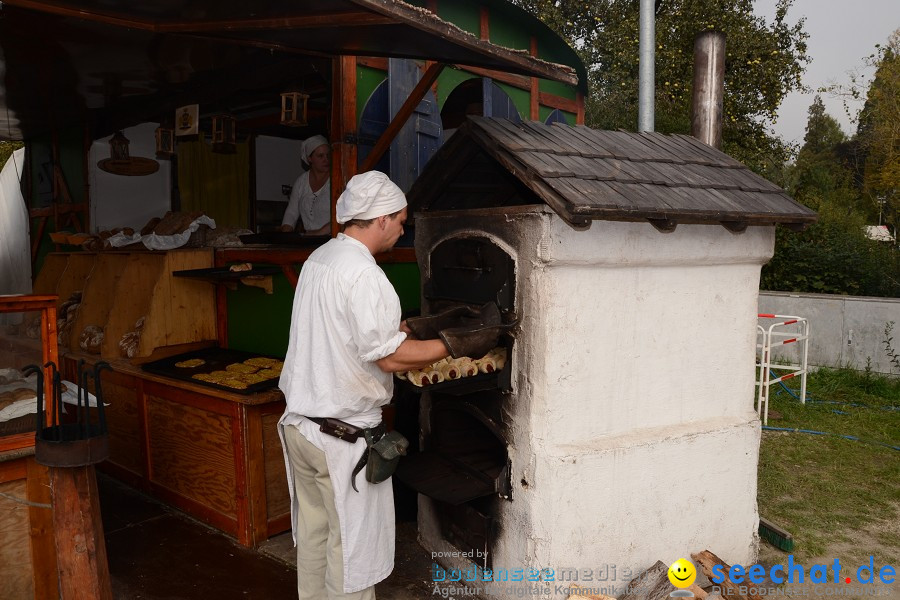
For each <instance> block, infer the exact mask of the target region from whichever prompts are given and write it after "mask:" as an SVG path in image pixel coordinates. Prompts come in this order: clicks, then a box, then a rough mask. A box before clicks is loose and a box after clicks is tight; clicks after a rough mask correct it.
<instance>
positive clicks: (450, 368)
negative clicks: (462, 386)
mask: <svg viewBox="0 0 900 600" xmlns="http://www.w3.org/2000/svg"><path fill="white" fill-rule="evenodd" d="M436 370H437V371H438V372H440V374H441V375H443V377H444V380H445V381H452V380H453V379H459V378H460V377H462V371H461V370H460V368H459V365H456V364H454V363H452V362H447V363H444V364H442V365H440V366H439V367H438V368H437V369H436Z"/></svg>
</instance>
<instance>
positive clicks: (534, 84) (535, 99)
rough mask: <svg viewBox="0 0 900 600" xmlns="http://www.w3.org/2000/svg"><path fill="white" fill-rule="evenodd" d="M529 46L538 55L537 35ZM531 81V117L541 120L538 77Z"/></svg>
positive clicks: (533, 54) (532, 53)
mask: <svg viewBox="0 0 900 600" xmlns="http://www.w3.org/2000/svg"><path fill="white" fill-rule="evenodd" d="M529 46H530V48H529V50H530V52H531V56H534V57H535V58H536V57H537V38H536V37H534V36H531V42H530V44H529ZM529 83H530V86H529V88H530V89H529V91H530V94H529V95H528V96H529V100H530V102H529V111H530V113H531V114H530V117H529V118H530V119H531V120H532V121H540V120H541V102H540V93H541V90H540V88H539V85H538V78H537V77H532V78H531V81H530V82H529Z"/></svg>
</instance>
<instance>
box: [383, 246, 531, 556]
mask: <svg viewBox="0 0 900 600" xmlns="http://www.w3.org/2000/svg"><path fill="white" fill-rule="evenodd" d="M430 258H431V261H430V272H429V273H428V276H427V278H426V280H425V281H424V283H423V291H424V300H425V302H424V307H423V308H424V309H425V311H426V316H427V314H434V313H438V312H441V311H443V310H445V309H447V308H451V307H454V306H459V305H463V304H464V305H469V306H472V307H478V306H481V305H483V304H484V303H486V302H496V303H497V305H498V306H499V307H500V309H501V313H502V315H503V318H504V321H505V322H512V321H513V320H515V318H516V315H515V306H514V300H515V261H514V259H513V258H512V257H511V256H510V255H509V254H507V253H506V252H505V251H504V250H503V249H502V248H500V247H499V246H497V245H496V244H494V243H493V242H492V241H491V240H490V239H488V238H486V237H467V238H452V239H448V240H445V241H444V242H442V243H441V244H439V245H438V246H437V247H436V248H435V249H434V250H433V252H432V253H431V257H430ZM500 343H501V345H503V346H505V347H506V349H507V356H509V357H512V345H513V338H512V336H511V335H504V337H503V338H502V339H501V342H500ZM511 369H512V361H511V360H507V362H506V365H505V366H504V368H503V370H502V371H501V372H500V373H498V377H497V378H496V384H495V385H494V387H492V388H490V387H489V388H488V389H483V388H482V386H479V388H478V389H472V391H471V392H468V393H466V392H465V391H463V392H462V393H461V392H460V389H459V388H452V387H450V386H448V387H447V389H446V390H443V389H442V384H436V385H433V386H429V387H427V388H423V391H424V394H425V395H426V396H427V398H428V399H430V402H428V403H426V405H427V406H428V407H430V410H429V411H428V414H427V416H426V418H427V422H428V425H429V428H430V431H429V432H428V433H427V434H426V435H424V436H423V449H422V450H421V451H420V452H417V453H414V454H411V455H410V456H408V457H406V458H404V459H403V460H402V461H400V467H399V469H398V471H397V477H398V478H399V479H400V480H401V481H403V482H404V483H405V484H407V485H408V486H410V487H411V488H413V489H414V490H416V491H418V492H419V493H421V494H424V495H425V496H428V497H430V498H432V499H434V500H435V506H436V508H437V512H438V515H439V518H440V521H441V523H440V525H441V531H442V535H443V537H444V538H445V539H446V540H447V541H449V542H450V543H452V544H453V545H454V546H456V547H457V548H460V549H461V550H465V551H471V550H478V551H479V552H480V553H474V554H472V555H473V556H482V557H485V564H484V565H483V566H485V567H489V565H490V557H491V554H492V553H491V552H490V549H491V545H492V540H493V538H494V535H495V533H496V531H495V527H496V525H495V523H496V516H497V512H498V503H499V502H503V501H508V500H511V499H512V497H511V489H512V486H511V483H510V464H509V453H508V439H507V433H506V427H505V425H504V423H503V417H502V415H503V403H504V402H506V401H509V400H510V395H509V394H507V393H505V392H508V391H509V390H510V372H511ZM463 389H465V388H463Z"/></svg>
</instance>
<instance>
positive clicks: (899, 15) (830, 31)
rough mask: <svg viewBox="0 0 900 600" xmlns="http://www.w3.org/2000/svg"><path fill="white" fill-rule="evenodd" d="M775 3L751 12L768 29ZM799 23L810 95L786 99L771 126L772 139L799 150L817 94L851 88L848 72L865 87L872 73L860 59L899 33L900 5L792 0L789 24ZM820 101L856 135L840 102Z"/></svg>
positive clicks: (760, 0) (759, 3)
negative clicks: (801, 21) (820, 90)
mask: <svg viewBox="0 0 900 600" xmlns="http://www.w3.org/2000/svg"><path fill="white" fill-rule="evenodd" d="M775 3H776V0H754V10H755V12H756V14H758V15H760V16H762V17H765V18H766V21H767V22H770V23H771V21H772V18H773V16H774V14H775ZM801 17H805V18H806V24H805V26H804V29H805V30H806V32H807V33H808V34H809V39H808V40H807V42H806V43H807V54H808V55H809V57H810V58H811V59H812V60H811V62H810V63H809V64H808V65H807V67H806V73H805V74H804V75H803V83H804V84H805V85H806V86H808V87H809V88H811V90H812V91H811V92H809V93H806V94H804V93H800V92H793V93H791V94H788V96H787V97H785V99H784V100H783V101H782V103H781V107H780V108H779V110H778V119H777V120H776V122H775V123H774V124H773V127H774V129H775V133H777V134H778V135H780V136H781V137H782V138H783V139H784V140H785V141H787V142H796V143H797V144H798V145H802V144H803V135H804V133H805V130H806V119H807V110H808V109H809V106H810V105H811V104H812V102H813V98H814V97H815V94H816V92H815V90H816V89H817V88H819V87H822V86H826V85H829V84H832V83H838V84H849V83H850V76H849V75H848V72H850V71H852V70H858V71H860V72H862V73H863V74H865V75H867V78H866V81H871V78H872V75H873V74H874V71H873V70H872V69H868V70H867V69H865V68H864V67H865V63H864V58H865V57H867V56H868V55H870V54H872V53H873V52H875V44H881V45H884V44H885V43H886V42H887V39H888V37H889V36H890V34H891V32H893V31H894V30H895V29H897V28H898V27H900V0H794V3H793V5H792V6H791V8H790V9H789V10H788V15H787V20H788V23H790V24H792V25H793V24H794V23H796V22H797V21H798V20H799V19H800V18H801ZM726 43H727V42H726ZM726 93H727V92H726ZM822 101H823V102H824V103H825V110H826V112H827V113H828V114H829V115H831V116H832V117H834V118H835V119H837V121H838V123H840V124H841V128H842V129H843V130H844V133H846V134H847V135H852V134H853V133H855V132H856V124H855V123H851V121H850V118H849V117H848V116H847V115H846V114H845V111H844V105H843V101H842V100H841V99H840V98H835V97H829V96H828V95H827V94H822ZM859 108H861V105H855V106H852V107H851V113H852V114H854V116H855V113H856V111H858V110H859Z"/></svg>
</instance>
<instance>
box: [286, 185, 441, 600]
mask: <svg viewBox="0 0 900 600" xmlns="http://www.w3.org/2000/svg"><path fill="white" fill-rule="evenodd" d="M336 216H337V220H338V223H341V224H343V225H344V232H343V233H341V234H339V235H338V236H337V237H336V238H334V239H332V240H330V241H328V242H327V243H326V244H324V245H323V246H321V247H320V248H318V249H317V250H316V251H315V252H313V253H312V254H311V255H310V257H309V259H308V260H307V261H306V263H304V265H303V269H302V271H301V273H300V280H299V282H298V284H297V289H296V292H295V295H294V305H293V310H292V314H291V332H290V341H289V344H288V350H287V356H286V358H285V362H284V370H283V371H282V375H281V379H280V382H279V386H280V387H281V389H282V391H283V392H284V395H285V399H286V401H287V408H286V410H285V413H284V416H283V417H282V418H281V421H280V425H281V432H282V442H283V444H284V447H285V455H286V459H287V464H288V470H287V471H288V483H289V485H290V491H291V494H292V525H293V531H294V539H295V542H296V543H297V588H298V592H299V596H300V598H301V600H313V599H315V600H322V599H325V598H328V599H329V600H331V599H337V598H342V599H347V598H352V599H363V600H368V599H371V598H374V597H375V592H374V585H375V583H377V582H379V581H381V580H382V579H384V578H385V577H387V576H388V575H389V574H390V572H391V571H392V569H393V563H394V505H393V492H392V489H391V483H390V480H388V481H385V482H383V483H380V484H371V483H368V482H367V481H366V480H365V477H363V476H362V475H360V476H359V477H356V478H355V486H356V487H357V488H358V489H359V491H358V492H357V491H354V489H353V487H351V473H352V472H353V468H354V466H355V465H356V464H357V462H358V461H359V459H360V457H361V456H362V454H363V453H364V452H365V451H366V442H365V439H364V437H363V436H362V435H361V434H359V431H358V430H362V429H366V428H375V427H377V426H379V425H380V423H381V407H382V406H383V405H385V404H387V403H388V402H390V400H391V396H392V395H393V380H392V373H393V372H395V371H404V370H409V369H414V368H420V367H423V366H426V365H429V364H431V363H433V362H435V361H437V360H440V359H441V358H444V357H445V356H447V355H448V351H447V348H446V347H445V346H444V343H443V342H442V341H441V340H439V339H436V340H415V339H411V338H410V337H408V334H409V333H410V331H409V329H408V328H406V326H405V323H401V321H400V300H399V298H398V297H397V293H396V292H395V291H394V289H393V287H392V286H391V284H390V282H389V281H388V279H387V277H386V276H385V274H384V272H383V271H382V270H381V268H380V267H379V266H378V265H377V264H376V262H375V259H374V255H375V254H377V253H379V252H384V251H387V250H390V249H391V248H392V247H393V245H394V244H395V243H396V242H397V239H398V238H399V237H400V236H401V235H402V234H403V225H404V223H405V222H406V217H407V208H406V197H405V196H404V195H403V192H402V191H401V190H400V189H399V188H398V187H397V186H396V185H394V184H393V183H392V182H391V181H390V179H388V177H387V175H385V174H384V173H380V172H377V171H372V172H369V173H363V174H361V175H357V176H355V177H353V178H352V179H351V180H350V181H349V182H348V184H347V189H346V190H345V191H344V192H343V193H342V194H341V197H340V198H339V199H338V203H337V209H336ZM335 423H338V424H339V425H338V426H337V427H335Z"/></svg>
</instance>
